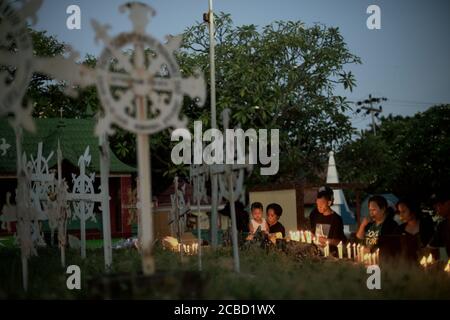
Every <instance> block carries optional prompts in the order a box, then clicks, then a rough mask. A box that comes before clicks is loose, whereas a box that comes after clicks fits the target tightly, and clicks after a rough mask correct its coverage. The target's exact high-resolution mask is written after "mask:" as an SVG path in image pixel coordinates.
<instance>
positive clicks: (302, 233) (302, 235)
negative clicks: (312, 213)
mask: <svg viewBox="0 0 450 320" xmlns="http://www.w3.org/2000/svg"><path fill="white" fill-rule="evenodd" d="M300 238H301V241H302V242H303V243H305V242H306V240H305V233H304V232H303V230H302V231H300Z"/></svg>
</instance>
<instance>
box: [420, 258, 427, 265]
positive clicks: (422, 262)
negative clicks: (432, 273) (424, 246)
mask: <svg viewBox="0 0 450 320" xmlns="http://www.w3.org/2000/svg"><path fill="white" fill-rule="evenodd" d="M420 265H421V266H422V267H426V266H427V258H426V257H425V256H423V257H422V259H420Z"/></svg>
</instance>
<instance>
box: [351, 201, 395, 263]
mask: <svg viewBox="0 0 450 320" xmlns="http://www.w3.org/2000/svg"><path fill="white" fill-rule="evenodd" d="M399 236H400V229H399V226H398V224H397V223H396V222H395V221H394V220H393V219H392V217H391V216H390V215H389V213H388V202H387V200H386V199H385V198H384V197H383V196H381V195H375V196H372V197H370V198H369V217H365V218H364V219H363V221H362V222H361V225H360V226H359V229H358V231H357V232H356V237H357V238H358V239H360V241H361V242H362V243H363V244H364V245H365V246H366V247H367V248H368V250H370V251H374V250H376V249H377V248H382V250H381V252H382V253H383V256H390V257H392V256H395V255H397V254H398V253H399V252H400V238H399Z"/></svg>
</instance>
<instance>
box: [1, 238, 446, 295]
mask: <svg viewBox="0 0 450 320" xmlns="http://www.w3.org/2000/svg"><path fill="white" fill-rule="evenodd" d="M94 244H95V243H94ZM97 245H98V243H97ZM240 257H241V274H236V273H234V272H233V260H232V256H231V250H230V249H229V248H220V249H218V250H217V251H212V250H210V249H206V250H205V255H204V257H203V266H204V271H203V272H202V273H201V274H196V273H195V271H196V270H197V257H185V259H184V260H183V261H180V257H179V255H177V254H175V253H172V252H169V251H164V250H162V249H157V250H156V252H155V260H156V268H157V276H156V278H157V280H155V281H154V280H151V279H150V280H151V281H150V282H149V284H148V285H147V284H146V282H143V280H142V279H137V278H136V276H137V275H138V274H139V272H140V268H141V264H140V256H139V254H138V253H137V252H136V251H135V250H115V251H114V252H113V260H114V266H113V270H112V275H113V276H112V277H110V278H111V279H116V280H113V284H112V285H111V287H102V284H103V283H104V282H102V281H103V280H105V279H106V278H105V277H104V275H105V274H104V267H103V263H104V262H103V251H102V249H101V248H98V246H92V247H91V249H89V250H88V252H87V259H86V260H85V261H83V260H81V258H80V257H79V254H78V252H73V251H71V250H68V253H67V264H68V265H69V264H76V265H79V266H80V268H81V271H82V289H81V290H73V291H71V290H68V289H67V287H66V279H67V275H66V273H65V269H63V268H62V267H61V266H60V257H59V252H58V251H57V249H54V248H47V249H41V250H39V256H37V257H32V258H31V259H30V261H29V270H30V277H29V279H30V285H29V286H30V287H29V291H28V293H24V292H23V290H22V288H21V263H20V252H19V250H18V249H13V248H6V249H5V248H4V247H2V248H0V261H1V263H0V298H1V299H4V298H13V299H14V298H32V299H90V298H129V299H177V298H200V299H202V298H207V299H450V274H445V273H444V272H442V271H441V270H434V271H431V270H428V271H424V270H422V269H419V268H417V267H412V266H407V265H404V264H401V263H399V262H398V263H396V264H395V265H385V266H382V268H381V269H382V275H381V290H369V289H367V286H366V280H367V277H368V274H367V273H366V269H365V268H364V267H363V266H361V265H356V264H353V263H351V262H348V261H336V260H330V259H328V260H323V259H318V260H314V261H297V260H295V259H294V258H292V257H290V256H287V255H286V254H284V253H282V252H278V251H275V250H274V251H269V252H266V251H263V250H260V249H258V248H251V249H249V250H247V251H245V252H242V251H241V254H240ZM189 272H194V273H193V274H194V277H191V278H189V277H190V276H189V275H190V273H189ZM119 276H122V277H123V279H124V280H123V281H117V279H118V277H119ZM183 277H184V280H182V279H183ZM130 279H131V280H130ZM92 281H93V282H96V284H97V285H94V284H93V283H92ZM152 281H153V282H152ZM114 284H116V285H117V286H116V287H114ZM197 285H199V287H197ZM189 286H192V287H193V288H194V289H192V290H191V289H187V288H190V287H189ZM105 288H106V289H105Z"/></svg>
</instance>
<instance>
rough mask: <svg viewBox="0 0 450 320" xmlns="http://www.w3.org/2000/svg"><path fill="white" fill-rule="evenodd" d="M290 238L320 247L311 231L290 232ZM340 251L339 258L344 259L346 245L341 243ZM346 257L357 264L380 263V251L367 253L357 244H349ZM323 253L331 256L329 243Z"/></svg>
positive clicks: (339, 245)
mask: <svg viewBox="0 0 450 320" xmlns="http://www.w3.org/2000/svg"><path fill="white" fill-rule="evenodd" d="M289 238H290V240H291V241H297V242H302V243H314V244H316V245H319V244H320V242H319V239H318V238H317V237H314V234H313V233H312V232H311V231H289ZM337 249H338V258H339V259H344V245H343V243H342V241H341V242H339V244H338V245H337ZM346 249H347V250H346V255H347V258H348V259H353V260H354V261H356V262H361V263H365V264H369V265H372V264H378V263H379V261H380V249H377V250H376V251H375V252H372V253H370V252H366V251H367V249H366V247H365V246H363V245H361V244H356V243H353V244H351V243H347V246H346ZM323 253H324V256H325V257H328V256H329V255H330V244H329V242H328V241H327V242H326V243H325V246H324V248H323Z"/></svg>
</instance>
